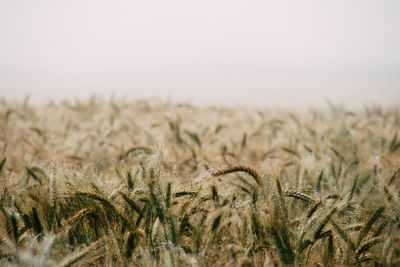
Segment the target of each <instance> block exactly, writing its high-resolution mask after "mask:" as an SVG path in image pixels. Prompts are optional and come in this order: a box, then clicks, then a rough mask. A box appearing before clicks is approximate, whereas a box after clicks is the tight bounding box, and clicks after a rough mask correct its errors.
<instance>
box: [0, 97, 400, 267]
mask: <svg viewBox="0 0 400 267" xmlns="http://www.w3.org/2000/svg"><path fill="white" fill-rule="evenodd" d="M399 130H400V108H399V107H398V106H392V107H379V106H366V107H365V108H363V109H359V110H351V109H347V108H345V107H341V106H337V105H334V104H327V106H326V108H320V109H313V108H310V109H308V110H302V111H295V110H285V109H278V108H272V109H267V108H265V109H260V108H251V107H248V108H243V107H242V108H239V107H238V108H228V107H212V106H209V107H195V106H191V105H190V104H175V103H170V102H166V101H160V100H136V101H128V100H126V101H125V100H122V99H119V100H115V99H114V100H102V99H99V98H96V97H92V98H91V99H88V100H85V101H83V100H82V101H80V100H76V101H65V102H61V103H51V102H50V103H48V104H46V105H41V106H40V105H33V104H30V103H29V101H20V102H12V101H6V100H0V208H1V212H0V218H1V219H0V265H4V266H99V265H100V266H137V265H139V266H399V265H400V200H399V197H400V191H399V186H400V177H399V176H400V136H399V137H398V133H399Z"/></svg>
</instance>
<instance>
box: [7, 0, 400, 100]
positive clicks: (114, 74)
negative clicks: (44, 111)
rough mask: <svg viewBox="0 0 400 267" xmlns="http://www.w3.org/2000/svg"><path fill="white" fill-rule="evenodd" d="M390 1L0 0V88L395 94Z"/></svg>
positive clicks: (267, 96)
mask: <svg viewBox="0 0 400 267" xmlns="http://www.w3.org/2000/svg"><path fill="white" fill-rule="evenodd" d="M399 14H400V1H397V0H391V1H390V0H380V1H376V0H335V1H319V0H313V1H310V0H306V1H285V0H280V1H266V0H260V1H255V0H246V1H244V0H243V1H235V0H212V1H211V0H202V1H190V0H179V1H176V0H169V1H154V0H153V1H152V0H147V1H122V0H113V1H100V0H71V1H59V0H35V1H29V0H26V1H22V0H8V1H7V0H1V1H0V97H5V98H6V99H23V98H24V97H25V96H26V95H30V98H31V101H33V102H38V103H45V102H47V101H48V100H49V99H53V100H61V99H65V98H69V99H74V98H84V97H88V96H90V95H92V94H96V95H99V96H103V97H105V98H109V97H111V95H113V94H114V95H115V96H117V97H129V98H147V97H159V98H162V99H169V100H172V101H174V102H175V101H191V102H192V103H195V104H224V105H255V106H283V107H304V106H308V105H313V106H323V105H326V100H327V99H328V100H330V101H332V102H334V103H338V104H340V103H342V104H345V105H346V106H348V107H360V106H362V105H364V104H372V103H375V104H382V105H389V104H390V105H392V104H399V103H400V52H399V47H400V34H399V33H400V16H399Z"/></svg>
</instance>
